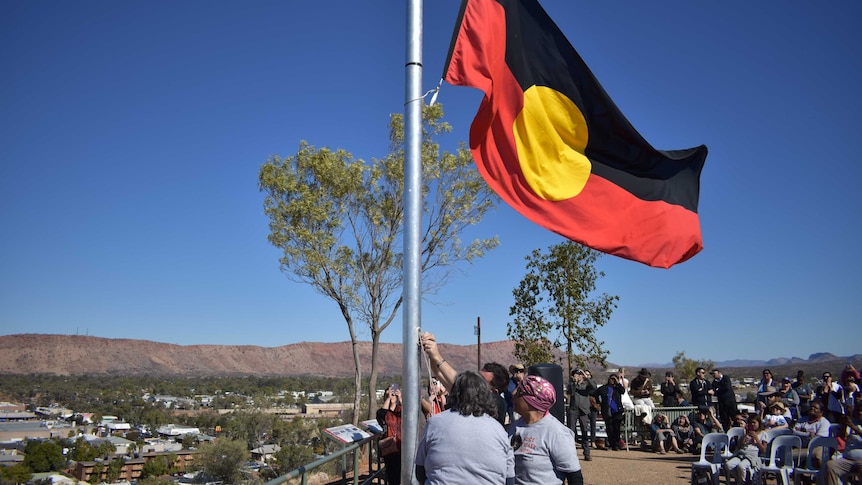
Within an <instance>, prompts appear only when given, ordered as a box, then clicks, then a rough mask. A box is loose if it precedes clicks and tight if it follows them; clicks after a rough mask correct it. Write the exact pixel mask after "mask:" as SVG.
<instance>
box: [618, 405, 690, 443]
mask: <svg viewBox="0 0 862 485" xmlns="http://www.w3.org/2000/svg"><path fill="white" fill-rule="evenodd" d="M696 410H697V406H684V407H672V408H663V407H655V408H653V410H652V415H653V416H655V415H656V414H664V415H665V416H667V419H668V421H669V422H671V423H673V422H674V421H675V420H676V418H678V417H680V416H682V415H683V414H685V415H689V414H691V413H693V412H694V411H696ZM642 416H643V415H640V416H635V413H634V411H626V413H625V421H624V424H623V433H624V435H625V436H624V438H623V439H624V440H625V442H626V443H628V444H632V445H641V444H642V443H643V442H644V441H645V440H646V439H649V430H650V428H649V424H645V423H643V422H642V421H641V418H642Z"/></svg>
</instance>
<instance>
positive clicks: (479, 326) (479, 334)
mask: <svg viewBox="0 0 862 485" xmlns="http://www.w3.org/2000/svg"><path fill="white" fill-rule="evenodd" d="M481 370H482V319H481V317H476V372H480V371H481Z"/></svg>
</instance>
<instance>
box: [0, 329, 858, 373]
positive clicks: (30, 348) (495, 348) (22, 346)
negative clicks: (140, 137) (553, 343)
mask: <svg viewBox="0 0 862 485" xmlns="http://www.w3.org/2000/svg"><path fill="white" fill-rule="evenodd" d="M358 346H359V354H360V361H361V365H362V369H363V373H364V374H366V375H367V373H368V371H369V370H370V366H371V342H360V343H359V344H358ZM514 347H515V346H514V343H513V342H512V341H508V340H505V341H499V342H488V343H483V344H482V348H481V358H482V362H491V361H493V362H499V363H501V364H503V365H506V366H508V365H509V364H511V363H514V362H515V358H514V357H513V351H514ZM440 350H441V352H443V354H444V355H445V356H446V359H447V360H448V361H449V362H450V363H452V364H453V366H455V368H457V369H472V370H475V369H476V360H477V349H476V345H450V344H442V343H441V344H440ZM401 355H402V354H401V344H390V343H381V344H380V363H381V369H380V372H381V374H383V375H400V374H401V369H402V365H401V358H402V357H401ZM561 356H562V354H561ZM847 362H852V363H854V365H856V366H857V368H859V366H860V364H862V354H856V355H853V356H849V357H839V356H835V355H833V354H830V353H815V354H811V355H810V356H809V357H808V359H800V358H798V357H790V358H776V359H770V360H767V361H759V360H732V361H724V362H717V363H716V366H719V367H721V368H740V369H738V370H737V372H734V374H736V375H750V374H749V373H750V372H753V369H754V368H762V367H771V368H778V370H776V372H783V373H784V374H787V375H789V374H790V373H791V371H792V372H795V370H793V369H795V368H802V369H805V370H806V373H809V372H820V370H822V369H831V370H832V371H833V372H838V371H839V370H840V369H841V368H842V367H843V366H844V364H845V363H847ZM642 366H644V367H648V368H650V369H652V370H653V372H656V371H661V370H664V369H666V368H670V367H672V366H671V364H663V365H662V364H646V365H637V366H630V367H642ZM597 367H598V366H593V368H594V369H596V370H598V369H597ZM608 367H609V368H614V367H619V365H618V364H614V363H608ZM782 367H786V368H787V369H786V370H783V369H782ZM424 368H425V367H424V364H423V371H422V372H425V371H424ZM809 369H811V370H809ZM743 372H745V374H743ZM0 374H55V375H83V374H91V375H92V374H95V375H179V376H241V375H258V376H292V375H320V376H328V377H348V376H352V375H353V356H352V352H351V345H350V342H337V343H320V342H300V343H296V344H290V345H284V346H281V347H258V346H252V345H175V344H167V343H160V342H152V341H149V340H133V339H108V338H102V337H92V336H82V335H46V334H18V335H4V336H0ZM777 375H780V374H777ZM809 375H811V374H809Z"/></svg>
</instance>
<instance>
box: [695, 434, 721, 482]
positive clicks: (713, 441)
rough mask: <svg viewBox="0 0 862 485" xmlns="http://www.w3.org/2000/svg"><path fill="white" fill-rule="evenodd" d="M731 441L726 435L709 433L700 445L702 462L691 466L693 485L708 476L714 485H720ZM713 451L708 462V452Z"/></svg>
mask: <svg viewBox="0 0 862 485" xmlns="http://www.w3.org/2000/svg"><path fill="white" fill-rule="evenodd" d="M729 442H730V440H729V439H728V437H727V434H726V433H709V434H708V435H706V436H704V437H703V441H702V442H701V444H700V460H698V461H696V462H694V463H692V464H691V485H698V478H699V477H702V476H704V475H705V476H707V477H708V478H709V481H710V482H711V483H712V485H718V483H719V479H720V478H721V473H720V472H721V468H722V464H723V463H724V455H725V453H727V451H728V443H729ZM710 449H712V457H711V459H709V460H707V458H706V457H707V452H708V451H709V450H710Z"/></svg>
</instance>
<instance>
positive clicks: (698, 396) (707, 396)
mask: <svg viewBox="0 0 862 485" xmlns="http://www.w3.org/2000/svg"><path fill="white" fill-rule="evenodd" d="M694 374H695V375H694V379H692V381H691V382H690V383H689V385H688V389H689V391H691V405H692V406H697V407H698V409H709V404H710V401H711V400H712V394H713V391H712V387H711V386H710V385H709V382H707V380H706V369H704V368H703V367H698V368H697V370H696V371H694Z"/></svg>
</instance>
